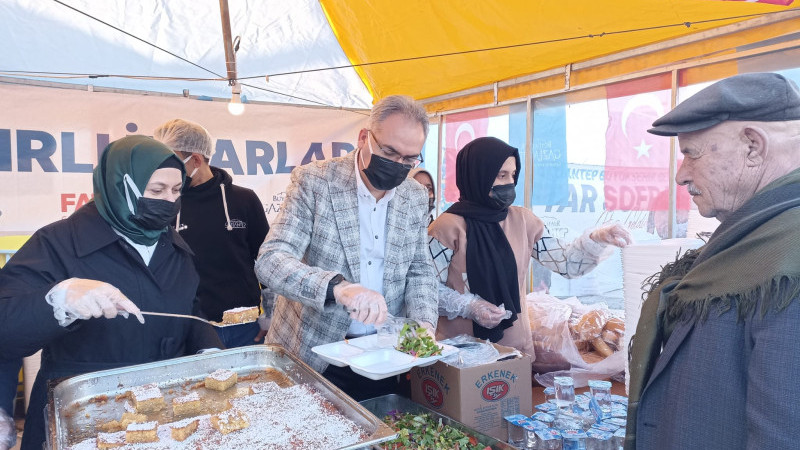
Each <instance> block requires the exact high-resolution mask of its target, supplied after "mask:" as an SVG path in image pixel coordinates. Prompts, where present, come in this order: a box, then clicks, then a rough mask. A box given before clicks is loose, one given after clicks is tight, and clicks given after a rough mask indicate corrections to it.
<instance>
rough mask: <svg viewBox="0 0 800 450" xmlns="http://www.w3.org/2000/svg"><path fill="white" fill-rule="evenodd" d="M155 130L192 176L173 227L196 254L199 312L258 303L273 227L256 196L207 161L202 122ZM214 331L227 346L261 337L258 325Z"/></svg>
mask: <svg viewBox="0 0 800 450" xmlns="http://www.w3.org/2000/svg"><path fill="white" fill-rule="evenodd" d="M154 134H155V136H154V137H155V138H156V139H158V140H160V141H161V142H163V143H164V144H166V145H167V146H168V147H170V148H171V149H172V150H173V151H174V152H175V153H177V154H178V156H180V158H181V159H182V160H183V163H184V165H185V166H186V174H187V175H188V177H187V179H186V183H185V184H184V189H183V194H182V195H181V211H180V213H179V214H178V219H177V221H176V224H175V228H176V229H177V230H178V232H180V234H181V237H183V239H184V240H185V241H186V242H187V243H188V244H189V246H190V247H191V248H192V251H194V254H195V264H196V266H197V272H198V273H199V274H200V286H199V287H198V288H197V296H198V298H199V299H200V307H201V310H202V311H203V313H204V314H205V315H206V316H207V317H208V318H209V319H210V320H214V321H220V320H222V312H223V311H225V310H228V309H232V308H237V307H241V306H258V305H259V304H260V301H261V287H260V285H259V283H258V280H257V279H256V275H255V272H254V270H253V266H254V264H255V260H256V258H257V257H258V249H259V247H260V246H261V243H263V242H264V238H265V237H266V235H267V232H268V231H269V224H268V223H267V217H266V215H265V213H264V207H263V205H262V204H261V201H260V200H259V199H258V196H256V193H255V192H253V191H252V190H250V189H247V188H243V187H241V186H236V185H234V184H233V183H232V179H231V176H230V175H228V173H227V172H225V171H224V170H222V169H218V168H216V167H212V166H210V165H209V164H208V161H209V158H210V157H211V152H212V140H211V135H209V133H208V131H207V130H206V129H205V128H203V127H202V126H200V125H199V124H196V123H194V122H189V121H187V120H182V119H175V120H171V121H169V122H167V123H165V124H163V125H161V126H160V127H158V128H157V129H156V131H155V133H154ZM259 322H261V321H259ZM216 330H217V333H218V334H219V337H220V339H221V340H222V342H223V343H224V344H225V346H227V347H228V348H232V347H240V346H243V345H253V344H255V343H259V342H262V341H263V333H260V331H261V330H260V326H259V324H258V323H251V324H246V325H235V326H230V327H224V328H216Z"/></svg>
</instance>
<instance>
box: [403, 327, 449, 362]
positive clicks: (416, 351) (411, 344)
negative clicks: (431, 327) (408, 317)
mask: <svg viewBox="0 0 800 450" xmlns="http://www.w3.org/2000/svg"><path fill="white" fill-rule="evenodd" d="M397 349H398V350H400V351H401V352H404V353H408V354H409V355H412V356H417V357H420V358H427V357H429V356H433V355H441V354H442V348H441V347H439V346H438V345H437V344H436V341H434V340H433V338H431V337H430V336H429V335H428V334H427V332H426V330H425V328H423V327H421V326H419V325H417V324H416V323H414V324H410V323H405V324H403V328H402V329H401V330H400V334H399V336H398V340H397Z"/></svg>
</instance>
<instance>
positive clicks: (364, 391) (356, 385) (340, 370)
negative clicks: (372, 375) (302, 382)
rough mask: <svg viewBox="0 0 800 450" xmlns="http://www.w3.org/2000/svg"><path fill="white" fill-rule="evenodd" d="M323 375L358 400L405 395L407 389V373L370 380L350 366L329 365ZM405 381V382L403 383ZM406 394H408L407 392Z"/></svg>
mask: <svg viewBox="0 0 800 450" xmlns="http://www.w3.org/2000/svg"><path fill="white" fill-rule="evenodd" d="M322 376H323V377H325V378H326V379H327V380H328V381H330V382H331V383H333V384H334V385H335V386H336V387H338V388H339V389H341V390H342V391H344V393H345V394H347V395H349V396H350V397H353V399H354V400H355V401H357V402H360V401H361V400H366V399H368V398H374V397H380V396H381V395H386V394H400V395H403V393H404V391H405V389H404V388H403V385H404V384H408V383H407V382H405V381H406V374H402V375H399V376H398V375H395V376H392V377H389V378H384V379H383V380H370V379H369V378H366V377H362V376H361V375H359V374H357V373H355V372H353V371H352V370H350V368H349V367H347V366H345V367H336V366H334V365H330V366H328V368H327V369H325V372H322ZM401 379H402V381H404V382H405V383H401ZM405 396H408V394H406V395H405Z"/></svg>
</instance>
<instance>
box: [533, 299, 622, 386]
mask: <svg viewBox="0 0 800 450" xmlns="http://www.w3.org/2000/svg"><path fill="white" fill-rule="evenodd" d="M526 301H527V302H528V304H527V306H528V317H529V319H530V323H531V334H532V337H533V345H534V348H535V351H536V358H535V360H534V362H533V371H534V372H536V373H537V375H536V376H535V377H536V380H537V381H539V383H541V384H543V385H552V375H541V374H552V373H553V372H555V371H563V370H569V372H570V375H571V376H572V377H573V378H574V379H575V383H576V384H575V386H576V387H581V386H586V385H587V384H588V380H590V379H593V378H607V377H610V376H612V375H616V374H617V373H619V372H621V371H623V370H624V369H625V353H626V352H622V351H615V350H617V349H618V348H619V342H620V341H621V338H622V334H624V322H623V321H621V320H619V319H616V318H614V317H613V316H612V314H611V313H610V312H609V311H608V307H607V306H606V305H605V304H595V305H584V304H582V303H580V301H578V299H577V298H575V297H571V298H568V299H558V298H556V297H553V296H551V295H547V294H543V293H531V294H528V296H527V297H526ZM620 325H622V327H620ZM618 332H619V333H621V334H617V333H618ZM604 333H605V336H606V337H608V338H609V339H608V340H606V339H604ZM612 344H613V345H612Z"/></svg>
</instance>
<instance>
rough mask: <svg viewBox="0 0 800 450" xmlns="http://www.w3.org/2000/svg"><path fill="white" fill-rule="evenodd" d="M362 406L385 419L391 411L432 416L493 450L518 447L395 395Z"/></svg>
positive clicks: (370, 401)
mask: <svg viewBox="0 0 800 450" xmlns="http://www.w3.org/2000/svg"><path fill="white" fill-rule="evenodd" d="M361 405H362V406H363V407H364V408H366V409H367V410H368V411H369V412H371V413H372V414H374V415H376V416H378V417H380V418H383V417H384V416H386V415H388V414H389V412H390V411H399V412H401V413H412V414H423V413H427V414H430V415H431V417H432V418H433V419H434V420H436V419H440V420H441V421H442V424H444V425H450V426H451V427H453V428H456V429H459V430H461V431H463V432H464V433H466V434H468V435H470V436H473V437H475V439H477V440H478V442H479V443H480V444H482V445H485V446H487V447H489V448H491V449H492V450H515V448H516V447H513V446H511V445H508V444H506V443H505V442H502V441H498V440H497V439H495V438H493V437H491V436H487V435H485V434H482V433H480V432H478V431H475V430H473V429H472V428H469V427H468V426H466V425H464V424H463V423H461V422H458V421H457V420H454V419H451V418H450V417H447V416H444V415H442V414H439V413H437V412H436V411H433V410H431V409H428V408H426V407H424V406H422V405H420V404H418V403H414V402H412V401H411V400H409V399H407V398H405V397H401V396H399V395H395V394H389V395H382V396H380V397H375V398H370V399H367V400H363V401H362V402H361ZM392 439H394V438H392ZM374 448H381V447H380V446H375V447H374Z"/></svg>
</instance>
